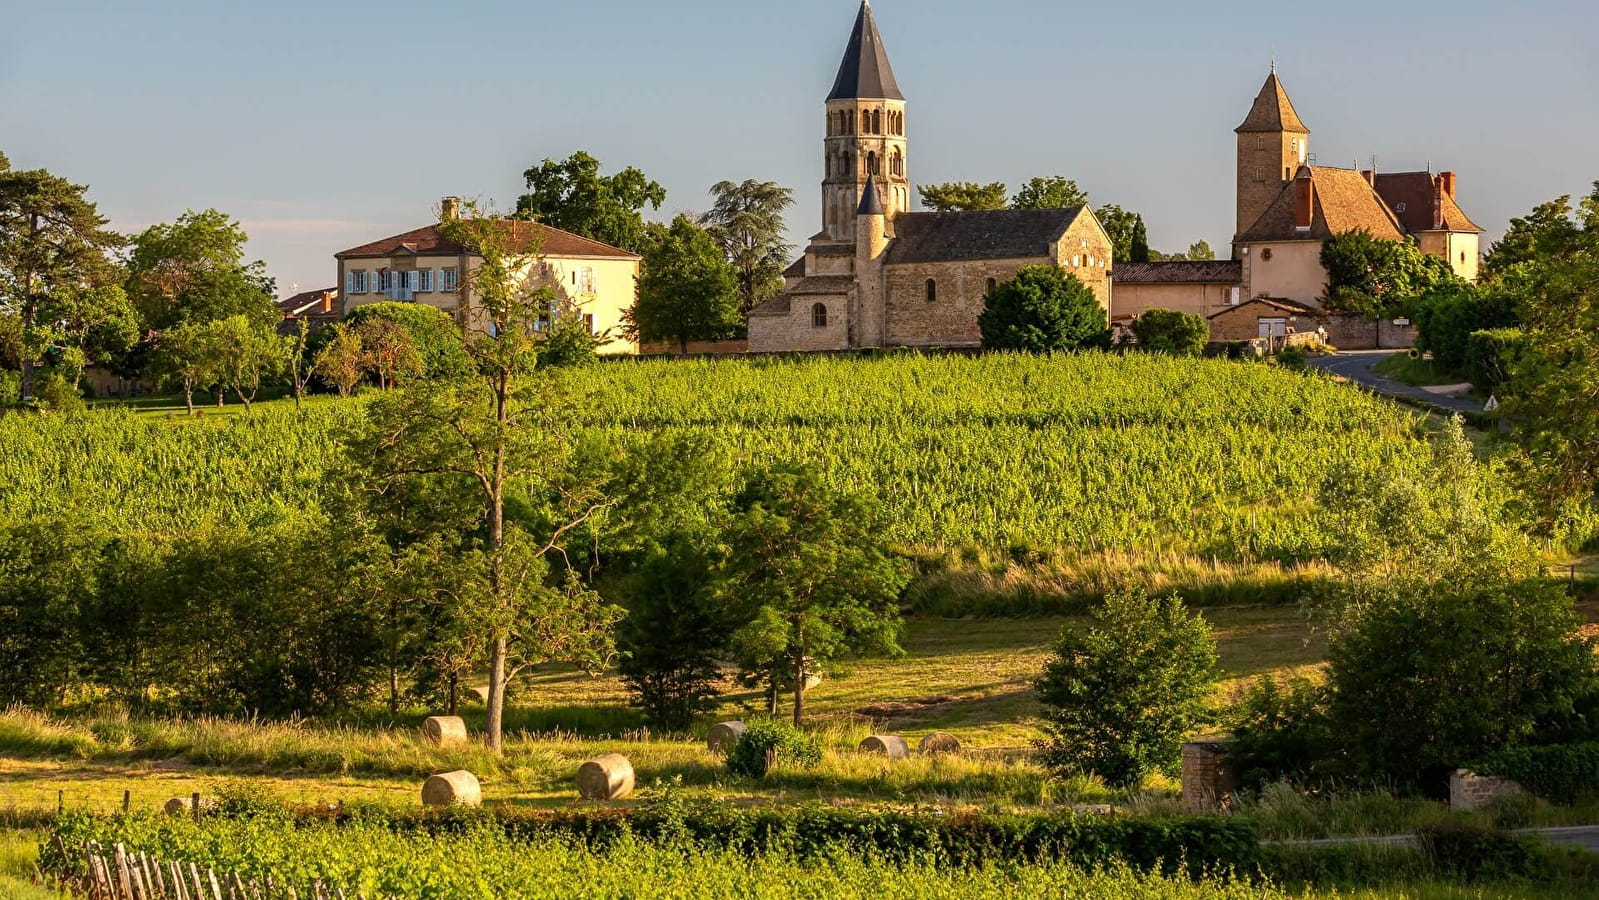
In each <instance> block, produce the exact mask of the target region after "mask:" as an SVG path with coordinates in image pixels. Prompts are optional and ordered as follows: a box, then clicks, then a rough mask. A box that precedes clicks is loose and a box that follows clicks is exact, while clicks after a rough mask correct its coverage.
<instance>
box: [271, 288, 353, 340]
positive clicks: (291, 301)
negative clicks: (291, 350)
mask: <svg viewBox="0 0 1599 900" xmlns="http://www.w3.org/2000/svg"><path fill="white" fill-rule="evenodd" d="M278 313H279V314H281V315H282V316H283V320H282V321H280V322H279V323H278V331H279V333H281V334H294V333H295V332H296V331H298V330H299V328H300V323H301V322H305V323H307V324H308V325H309V326H310V329H311V330H312V331H316V330H317V329H319V328H321V327H322V326H324V325H331V324H333V323H334V322H337V321H338V320H339V319H340V318H342V317H343V315H344V306H343V304H341V303H340V302H339V289H338V288H323V289H321V290H318V291H301V292H300V293H298V294H295V295H294V296H293V297H290V298H288V299H287V300H279V301H278Z"/></svg>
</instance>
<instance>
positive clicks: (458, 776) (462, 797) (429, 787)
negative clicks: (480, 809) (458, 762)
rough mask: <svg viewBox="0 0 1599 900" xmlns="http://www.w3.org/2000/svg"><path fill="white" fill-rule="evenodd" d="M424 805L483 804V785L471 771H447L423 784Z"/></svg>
mask: <svg viewBox="0 0 1599 900" xmlns="http://www.w3.org/2000/svg"><path fill="white" fill-rule="evenodd" d="M422 805H423V806H482V805H483V786H482V785H480V784H478V781H477V776H476V775H473V774H472V773H471V772H467V771H459V772H445V773H444V774H443V775H434V776H433V777H431V778H429V779H428V780H427V782H426V783H425V784H423V785H422Z"/></svg>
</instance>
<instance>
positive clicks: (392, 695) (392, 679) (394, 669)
mask: <svg viewBox="0 0 1599 900" xmlns="http://www.w3.org/2000/svg"><path fill="white" fill-rule="evenodd" d="M399 714H400V667H399V666H396V665H395V664H394V657H393V656H390V657H389V715H391V716H397V715H399ZM450 715H452V716H453V715H455V713H453V712H452V713H450Z"/></svg>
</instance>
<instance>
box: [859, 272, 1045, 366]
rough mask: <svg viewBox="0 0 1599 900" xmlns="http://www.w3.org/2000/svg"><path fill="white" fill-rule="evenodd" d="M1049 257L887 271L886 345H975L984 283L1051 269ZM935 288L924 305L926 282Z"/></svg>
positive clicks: (978, 331) (1000, 281) (978, 340)
mask: <svg viewBox="0 0 1599 900" xmlns="http://www.w3.org/2000/svg"><path fill="white" fill-rule="evenodd" d="M1053 264H1054V260H1052V259H1049V258H1048V257H1036V258H1033V259H985V260H973V261H971V262H945V263H911V264H906V265H891V266H886V267H885V282H886V287H887V295H888V335H887V341H886V343H888V344H890V345H897V346H921V345H950V344H978V343H981V342H982V340H983V335H982V332H981V331H980V330H979V329H978V327H977V317H978V315H979V314H981V313H982V311H983V297H984V295H985V294H987V293H988V281H989V279H993V280H994V281H995V283H996V284H997V283H1002V282H1005V281H1009V280H1010V279H1012V278H1014V277H1016V270H1018V269H1020V268H1022V267H1023V266H1047V265H1053ZM928 279H932V280H933V281H934V283H935V284H937V285H938V294H937V297H938V299H936V300H934V301H933V302H932V303H929V302H927V281H928Z"/></svg>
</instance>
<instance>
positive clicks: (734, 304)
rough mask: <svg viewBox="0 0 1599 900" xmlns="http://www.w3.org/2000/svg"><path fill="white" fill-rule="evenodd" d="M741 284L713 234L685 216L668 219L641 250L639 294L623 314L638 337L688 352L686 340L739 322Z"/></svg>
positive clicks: (712, 335) (729, 330)
mask: <svg viewBox="0 0 1599 900" xmlns="http://www.w3.org/2000/svg"><path fill="white" fill-rule="evenodd" d="M738 291H739V285H738V279H737V276H736V274H735V273H734V270H733V268H732V267H731V266H729V265H728V264H727V261H726V259H725V258H724V256H723V252H722V250H721V249H720V248H719V247H718V246H717V244H716V241H715V240H713V239H712V237H711V235H710V234H709V233H708V232H706V231H705V230H704V229H701V228H700V227H699V226H698V225H695V224H694V221H693V220H692V219H690V218H689V217H688V216H684V215H680V216H678V217H677V218H675V219H673V220H672V225H671V227H670V228H667V229H663V230H661V232H660V233H659V236H658V239H657V241H656V243H655V244H654V245H653V246H651V247H650V248H649V249H648V250H646V251H644V266H643V271H642V272H641V273H640V275H639V282H638V299H637V300H636V301H635V302H634V304H633V307H632V309H629V310H628V311H627V313H626V315H625V322H626V327H627V329H628V330H629V331H630V332H631V333H632V334H633V335H634V336H635V337H636V338H637V339H638V340H640V341H645V342H650V343H654V342H670V343H673V344H676V345H677V346H678V349H679V350H680V351H681V352H683V353H685V354H686V353H688V345H689V342H690V341H709V340H716V339H718V338H724V337H727V336H729V335H731V334H733V333H734V332H735V331H736V330H737V329H738V326H739V321H740V318H739V307H740V299H739V293H738Z"/></svg>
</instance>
